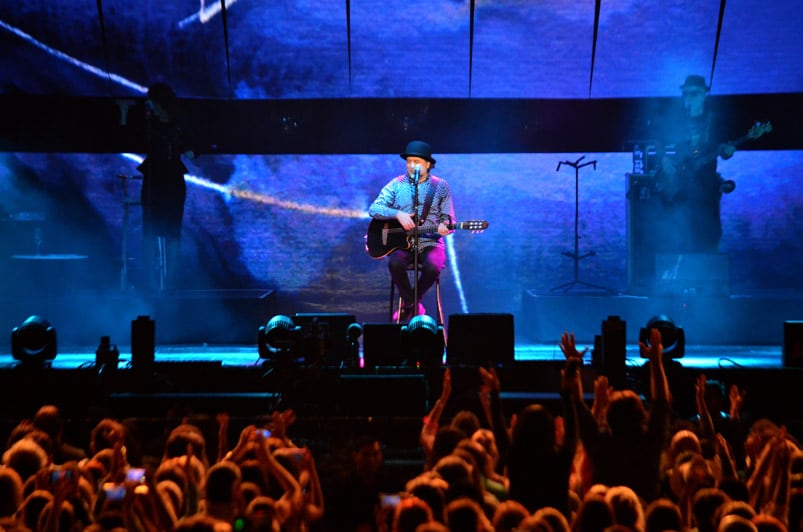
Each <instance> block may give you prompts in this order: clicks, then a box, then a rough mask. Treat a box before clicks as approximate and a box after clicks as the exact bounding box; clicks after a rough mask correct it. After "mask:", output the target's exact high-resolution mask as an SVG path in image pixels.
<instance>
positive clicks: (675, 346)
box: [639, 314, 686, 358]
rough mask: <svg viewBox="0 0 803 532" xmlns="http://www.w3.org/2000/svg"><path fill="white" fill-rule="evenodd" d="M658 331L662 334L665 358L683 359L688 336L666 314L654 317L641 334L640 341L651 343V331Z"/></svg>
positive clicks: (642, 329)
mask: <svg viewBox="0 0 803 532" xmlns="http://www.w3.org/2000/svg"><path fill="white" fill-rule="evenodd" d="M651 329H658V331H659V332H660V333H661V344H662V345H663V347H664V357H665V358H683V355H684V354H685V352H686V335H685V333H684V332H683V328H682V327H678V326H677V325H675V322H674V321H672V318H670V317H669V316H667V315H666V314H658V315H657V316H653V317H652V318H650V319H649V321H648V322H647V325H646V326H645V327H642V328H641V331H640V332H639V341H640V342H643V343H645V344H649V343H650V330H651Z"/></svg>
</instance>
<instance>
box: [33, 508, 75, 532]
mask: <svg viewBox="0 0 803 532" xmlns="http://www.w3.org/2000/svg"><path fill="white" fill-rule="evenodd" d="M54 502H55V501H52V500H51V501H49V502H48V503H47V504H45V506H44V508H42V512H41V514H40V515H39V524H38V527H37V530H45V523H46V522H47V520H48V519H49V518H50V514H51V513H52V512H53V511H56V512H57V513H56V518H55V519H56V530H59V531H61V530H63V531H65V532H68V531H70V530H74V529H75V526H76V522H75V509H74V507H73V505H72V503H71V502H70V501H62V503H61V505H60V506H59V507H58V508H55V509H54V508H53V503H54Z"/></svg>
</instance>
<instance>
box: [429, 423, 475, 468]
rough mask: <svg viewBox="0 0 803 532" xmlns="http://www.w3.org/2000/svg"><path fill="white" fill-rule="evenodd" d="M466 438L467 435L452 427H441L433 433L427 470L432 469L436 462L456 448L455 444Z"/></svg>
mask: <svg viewBox="0 0 803 532" xmlns="http://www.w3.org/2000/svg"><path fill="white" fill-rule="evenodd" d="M466 438H468V435H467V434H466V433H465V432H463V431H462V430H460V429H459V428H457V427H454V426H452V425H443V426H442V427H439V428H438V431H437V432H436V433H435V441H434V442H433V444H432V453H431V454H430V456H429V460H428V464H427V466H428V468H432V467H433V466H434V465H435V464H436V463H437V462H438V460H440V459H441V458H443V457H444V456H449V455H450V454H452V452H453V451H454V450H455V448H456V447H457V444H458V443H460V442H461V441H462V440H464V439H466Z"/></svg>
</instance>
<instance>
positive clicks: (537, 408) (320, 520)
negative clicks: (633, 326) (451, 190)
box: [0, 330, 803, 532]
mask: <svg viewBox="0 0 803 532" xmlns="http://www.w3.org/2000/svg"><path fill="white" fill-rule="evenodd" d="M560 348H561V351H562V352H563V354H564V356H565V359H566V361H565V366H564V368H563V370H562V371H561V374H560V381H561V382H560V394H559V402H558V403H559V404H558V405H557V406H555V405H545V404H535V403H534V404H528V405H526V406H525V407H524V408H522V409H521V410H520V411H517V412H509V413H508V412H505V411H504V409H503V405H502V401H501V400H500V393H501V390H502V387H503V384H504V383H503V382H500V379H499V377H498V376H497V374H496V372H495V370H494V369H493V368H476V371H477V379H475V381H474V382H476V383H477V386H476V389H473V390H470V391H469V393H463V392H461V393H455V391H454V390H453V387H452V378H453V370H452V369H450V368H445V369H444V370H443V372H442V383H441V388H440V396H439V397H438V399H437V401H435V403H434V404H433V405H432V408H431V409H430V411H429V412H428V413H427V415H426V416H425V417H424V419H423V422H422V425H421V428H420V433H419V434H418V435H417V437H418V441H419V448H418V451H419V455H418V458H419V460H418V462H417V463H418V466H417V467H416V468H415V469H414V470H412V471H411V473H410V474H409V476H406V477H405V478H403V479H401V482H399V479H398V478H395V477H393V475H391V474H390V472H389V470H388V468H387V467H386V464H385V459H384V455H383V453H384V444H383V441H382V437H381V436H380V435H379V434H377V433H372V432H371V431H353V434H349V442H350V445H349V447H348V450H347V452H344V453H341V454H337V453H331V452H326V451H323V450H319V449H313V448H311V446H309V445H307V444H306V443H305V442H300V441H298V439H297V438H294V435H293V433H294V427H295V425H296V422H297V419H296V415H295V413H294V412H293V411H292V410H291V409H284V410H282V409H277V410H275V411H273V412H270V413H266V417H264V418H259V419H255V420H252V422H247V423H240V425H241V426H236V427H235V426H233V424H232V418H231V417H230V413H227V412H225V408H224V406H225V405H221V412H209V413H205V414H206V415H205V416H203V415H200V416H199V415H198V414H197V413H196V414H194V415H192V416H184V417H175V416H174V417H170V418H169V419H167V420H166V422H165V426H164V432H163V434H162V437H160V438H156V439H154V438H152V437H150V436H145V435H144V434H143V433H142V432H141V431H139V430H138V429H137V423H136V421H132V420H126V419H113V418H110V417H105V418H102V419H100V420H98V421H97V422H95V424H94V425H93V426H92V427H91V429H90V431H89V434H87V435H86V438H85V440H82V441H70V440H69V438H68V437H67V436H66V435H65V434H66V432H65V422H66V421H67V420H65V419H64V418H63V416H62V414H61V413H60V411H59V409H58V407H57V406H56V405H53V404H46V405H42V406H41V408H39V409H38V411H36V413H35V414H34V415H33V416H32V417H31V418H30V419H24V420H17V423H16V426H14V427H13V428H11V430H10V431H9V434H8V437H7V440H6V444H5V449H4V452H3V455H2V461H3V467H2V468H0V530H9V531H26V530H30V531H43V532H54V531H91V532H102V531H110V532H111V531H124V530H130V531H144V532H152V531H173V530H175V531H235V532H241V531H245V532H247V531H285V530H286V531H306V530H310V531H323V532H326V531H378V532H386V531H392V532H425V531H454V532H462V531H471V532H480V531H502V532H504V531H514V530H516V531H538V532H663V531H678V532H681V531H692V530H694V531H697V532H782V531H794V532H800V531H801V523H802V522H803V512H801V509H803V452H802V451H801V450H800V449H799V447H798V445H797V440H796V439H795V437H794V436H793V435H792V434H790V433H789V432H788V430H787V428H786V427H784V426H783V425H778V424H776V422H775V421H773V419H772V416H771V415H770V414H766V416H767V417H760V418H756V419H744V418H743V417H742V405H743V401H744V398H745V394H746V393H747V392H749V390H740V389H738V388H737V387H733V388H732V389H730V390H727V391H726V390H724V389H723V388H722V386H721V385H720V384H719V383H716V382H710V381H708V380H707V379H706V377H705V375H703V374H699V375H698V376H697V378H696V381H695V385H694V391H693V394H694V397H693V401H694V403H695V404H696V409H697V412H696V415H694V416H693V417H690V418H684V417H683V416H681V415H679V414H678V412H677V411H676V410H675V409H674V408H673V401H674V398H673V396H672V391H673V388H672V383H671V382H669V379H668V378H667V373H666V371H665V368H664V355H663V352H662V351H663V350H662V347H661V337H660V332H659V331H657V330H653V331H651V335H650V338H649V341H648V342H643V343H641V344H640V348H641V352H642V355H643V356H644V357H645V358H646V359H647V360H648V362H647V365H648V373H649V383H648V386H647V388H648V390H647V391H646V392H645V393H644V394H640V393H638V392H636V391H634V390H630V389H614V388H613V387H612V386H610V385H609V383H608V381H607V379H606V377H605V376H604V375H595V376H594V381H593V382H594V386H593V387H594V389H593V402H592V403H591V404H588V403H587V401H586V400H585V399H584V397H585V396H584V393H583V379H582V378H581V375H582V371H583V370H582V365H583V355H584V353H585V351H581V350H579V349H578V348H577V346H576V344H575V339H574V335H573V334H571V333H564V334H563V335H562V337H561V342H560ZM400 400H404V399H403V398H400ZM209 427H213V428H214V431H213V432H214V434H213V435H212V436H211V438H213V439H210V431H209ZM230 436H236V441H233V442H231V443H230V442H229V437H230ZM232 443H233V444H232Z"/></svg>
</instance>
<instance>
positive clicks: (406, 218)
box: [396, 211, 415, 231]
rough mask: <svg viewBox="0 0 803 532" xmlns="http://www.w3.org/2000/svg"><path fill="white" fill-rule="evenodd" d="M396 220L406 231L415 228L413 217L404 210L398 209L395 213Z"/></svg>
mask: <svg viewBox="0 0 803 532" xmlns="http://www.w3.org/2000/svg"><path fill="white" fill-rule="evenodd" d="M396 220H397V221H398V222H399V223H400V224H401V226H402V227H404V229H405V230H406V231H411V230H412V229H415V220H413V217H412V216H410V215H409V214H407V213H406V212H404V211H399V212H398V213H396Z"/></svg>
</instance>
